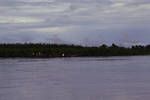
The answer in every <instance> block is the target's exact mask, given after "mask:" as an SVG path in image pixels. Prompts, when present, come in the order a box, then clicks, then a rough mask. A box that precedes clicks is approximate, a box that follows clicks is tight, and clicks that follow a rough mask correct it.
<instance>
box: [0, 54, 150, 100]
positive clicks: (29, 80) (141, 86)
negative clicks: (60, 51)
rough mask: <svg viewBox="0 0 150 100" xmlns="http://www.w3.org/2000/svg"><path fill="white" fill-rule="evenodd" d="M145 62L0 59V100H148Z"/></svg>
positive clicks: (149, 81)
mask: <svg viewBox="0 0 150 100" xmlns="http://www.w3.org/2000/svg"><path fill="white" fill-rule="evenodd" d="M149 60H150V57H149V56H143V57H110V58H109V57H108V58H61V59H59V58H55V59H0V100H149V98H150V78H149V76H150V62H149Z"/></svg>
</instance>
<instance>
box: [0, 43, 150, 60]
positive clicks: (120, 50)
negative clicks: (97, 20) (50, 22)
mask: <svg viewBox="0 0 150 100" xmlns="http://www.w3.org/2000/svg"><path fill="white" fill-rule="evenodd" d="M132 55H150V45H147V46H142V45H135V46H132V47H128V48H127V47H126V48H125V47H120V46H118V45H116V44H112V45H111V46H107V45H105V44H103V45H101V46H99V47H83V46H79V45H65V44H61V45H60V44H42V43H41V44H40V43H39V44H32V43H28V44H27V43H25V44H0V57H31V58H37V57H40V58H42V57H43V58H49V57H88V56H95V57H98V56H132Z"/></svg>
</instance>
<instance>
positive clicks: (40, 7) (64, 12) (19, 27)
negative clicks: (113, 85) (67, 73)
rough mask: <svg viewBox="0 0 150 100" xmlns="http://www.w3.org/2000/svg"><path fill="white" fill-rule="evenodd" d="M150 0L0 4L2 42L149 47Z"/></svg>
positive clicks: (10, 0)
mask: <svg viewBox="0 0 150 100" xmlns="http://www.w3.org/2000/svg"><path fill="white" fill-rule="evenodd" d="M149 16H150V0H0V30H1V32H0V42H51V43H74V44H83V45H99V44H102V43H107V44H111V43H118V44H120V45H128V44H139V43H140V44H149V43H150V18H149Z"/></svg>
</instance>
